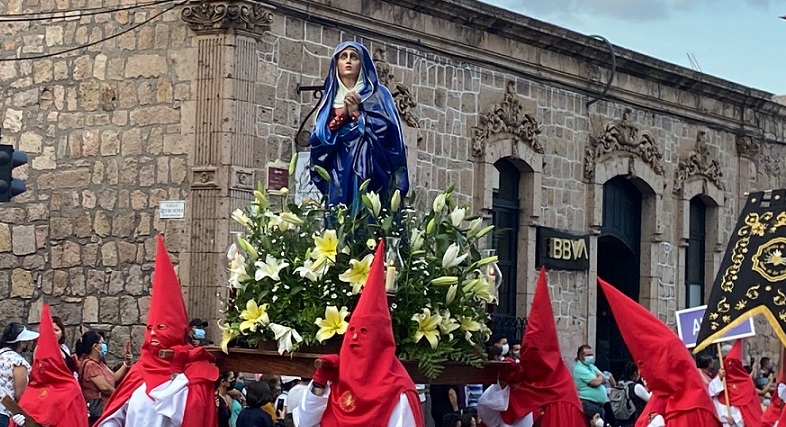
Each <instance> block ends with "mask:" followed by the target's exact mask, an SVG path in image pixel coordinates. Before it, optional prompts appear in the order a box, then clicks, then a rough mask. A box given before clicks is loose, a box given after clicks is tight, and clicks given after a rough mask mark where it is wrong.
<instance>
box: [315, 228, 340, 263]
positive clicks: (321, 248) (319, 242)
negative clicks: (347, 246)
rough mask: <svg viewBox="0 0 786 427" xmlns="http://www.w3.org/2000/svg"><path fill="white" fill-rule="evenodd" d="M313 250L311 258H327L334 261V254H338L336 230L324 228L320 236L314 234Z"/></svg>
mask: <svg viewBox="0 0 786 427" xmlns="http://www.w3.org/2000/svg"><path fill="white" fill-rule="evenodd" d="M314 246H315V247H314V250H313V251H311V258H313V259H315V260H319V259H320V258H326V259H329V260H330V261H332V262H336V255H337V254H338V236H337V235H336V230H325V232H324V233H322V236H316V235H315V236H314Z"/></svg>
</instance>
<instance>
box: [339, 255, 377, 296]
mask: <svg viewBox="0 0 786 427" xmlns="http://www.w3.org/2000/svg"><path fill="white" fill-rule="evenodd" d="M373 260H374V255H373V254H368V255H366V256H364V257H363V259H362V260H360V261H358V260H356V259H352V260H349V268H348V269H347V271H345V272H343V273H341V274H339V275H338V280H341V281H342V282H346V283H349V284H351V285H352V293H353V294H357V293H358V292H360V288H362V287H363V285H365V284H366V280H367V279H368V274H369V272H370V271H371V261H373Z"/></svg>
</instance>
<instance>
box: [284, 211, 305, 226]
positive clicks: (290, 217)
mask: <svg viewBox="0 0 786 427" xmlns="http://www.w3.org/2000/svg"><path fill="white" fill-rule="evenodd" d="M279 216H280V217H281V219H282V220H284V221H286V222H288V223H290V224H292V225H301V224H303V222H304V221H303V220H302V219H300V217H299V216H297V215H295V214H293V213H292V212H281V214H279Z"/></svg>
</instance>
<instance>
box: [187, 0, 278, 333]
mask: <svg viewBox="0 0 786 427" xmlns="http://www.w3.org/2000/svg"><path fill="white" fill-rule="evenodd" d="M181 18H182V19H183V21H185V23H186V24H188V26H189V27H190V28H191V30H193V31H194V33H195V34H196V36H195V37H194V40H193V46H194V47H195V48H196V63H195V64H193V66H194V67H196V76H197V77H196V80H195V83H194V84H195V87H194V88H193V93H194V110H193V111H194V113H193V114H194V119H193V120H194V121H193V123H194V144H195V145H194V148H193V151H192V152H193V156H192V157H191V158H192V159H193V161H192V164H191V165H190V167H191V188H190V190H189V196H188V202H187V206H188V209H189V219H190V228H191V230H190V236H191V242H190V243H191V244H190V250H189V251H188V252H187V253H186V254H185V257H184V259H183V260H182V261H181V271H180V277H181V281H182V283H183V286H184V288H185V293H186V300H187V304H188V310H189V314H190V316H191V317H199V318H202V319H210V320H211V324H213V325H215V322H214V321H215V320H216V319H218V317H219V309H220V308H221V307H220V299H219V298H218V295H221V297H222V298H225V297H226V292H225V291H224V289H225V284H226V269H227V260H226V257H225V254H226V250H227V247H228V245H229V241H230V231H231V230H233V229H235V230H239V228H238V227H237V226H236V225H234V224H231V223H230V222H231V221H230V216H231V213H232V211H233V210H234V209H236V208H238V207H241V206H243V205H245V204H247V203H248V202H249V201H250V200H251V199H252V198H253V194H252V192H253V190H254V183H255V180H254V169H253V158H254V156H253V152H252V149H253V144H254V142H255V135H254V101H253V97H254V82H255V81H256V77H257V76H256V74H257V71H256V70H257V45H258V43H259V42H260V40H261V36H262V34H263V33H264V32H265V31H267V30H269V29H270V26H271V24H272V22H273V13H272V12H271V10H270V8H269V7H268V6H266V5H262V4H259V3H255V2H253V1H246V0H192V1H191V2H190V3H188V4H186V6H185V7H184V8H183V10H182V12H181ZM216 329H217V328H210V329H209V331H211V332H212V333H213V334H216V333H217V331H216Z"/></svg>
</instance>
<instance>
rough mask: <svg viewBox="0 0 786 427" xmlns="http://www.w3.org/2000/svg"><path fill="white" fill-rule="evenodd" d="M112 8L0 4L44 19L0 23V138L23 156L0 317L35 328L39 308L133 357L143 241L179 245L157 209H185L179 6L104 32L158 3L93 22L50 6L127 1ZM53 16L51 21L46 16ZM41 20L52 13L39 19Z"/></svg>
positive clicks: (5, 232)
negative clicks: (165, 205) (126, 348)
mask: <svg viewBox="0 0 786 427" xmlns="http://www.w3.org/2000/svg"><path fill="white" fill-rule="evenodd" d="M131 4H132V2H127V1H120V0H107V1H103V0H89V1H85V0H58V1H54V0H11V1H8V2H2V4H0V14H3V15H10V14H31V13H35V14H38V15H36V16H38V17H52V19H46V20H38V21H26V22H8V23H7V22H2V23H0V37H1V38H2V40H3V42H2V46H1V47H2V51H0V58H3V59H6V58H27V57H31V56H44V55H52V56H49V57H46V58H41V59H33V60H23V59H21V60H13V61H5V62H0V86H1V87H2V88H3V89H2V91H0V92H1V93H2V95H1V96H0V119H2V137H3V139H2V143H3V144H12V145H13V146H14V147H16V148H18V149H21V150H24V151H26V152H27V153H28V155H29V161H28V164H27V165H26V166H24V167H22V168H21V170H20V173H21V177H22V178H24V179H25V181H26V183H27V192H26V193H24V194H22V195H20V196H17V197H15V198H14V203H12V204H4V205H3V206H2V208H0V313H2V316H0V317H2V318H3V320H4V322H5V321H12V320H19V321H23V322H28V323H36V322H38V321H39V318H38V316H39V310H40V306H41V304H42V303H43V302H46V303H48V304H50V305H51V306H52V314H53V315H55V316H60V317H61V318H62V319H63V321H64V323H65V324H66V336H67V343H69V345H71V346H73V344H74V342H75V341H76V339H77V338H78V336H79V335H80V334H81V332H82V328H81V327H80V325H81V326H82V327H85V328H95V329H97V330H102V331H106V332H108V342H109V348H110V352H112V353H114V354H116V355H119V354H122V346H123V344H124V343H125V341H126V340H127V339H128V338H129V337H130V336H133V338H134V339H133V344H134V351H135V353H136V354H138V349H139V346H140V345H141V341H142V339H143V337H144V326H143V324H144V322H145V317H146V313H147V311H148V306H149V303H150V296H149V295H150V278H151V271H152V265H153V261H154V257H155V247H156V246H155V236H156V235H157V234H159V233H164V234H165V235H166V242H167V246H168V249H169V250H170V251H171V252H172V254H173V256H174V257H175V258H177V254H178V253H180V252H182V251H184V250H186V249H187V246H186V244H187V243H188V240H187V228H186V222H185V220H161V219H159V218H158V205H159V202H160V201H162V200H185V197H186V190H187V188H188V181H189V180H188V175H187V173H188V161H189V152H190V151H191V150H192V149H193V148H192V147H191V145H192V144H191V142H190V141H189V139H188V137H187V136H186V130H185V129H183V128H182V127H181V119H182V116H183V114H182V109H181V107H182V105H183V102H184V101H187V100H189V98H190V97H191V91H192V87H191V83H192V82H191V81H192V79H193V68H194V66H195V65H194V60H193V58H191V57H189V52H190V51H191V50H192V49H191V41H190V33H189V31H190V30H189V29H188V28H187V27H186V26H185V25H184V24H183V23H182V21H181V20H180V17H179V10H177V9H175V10H172V11H170V12H167V13H165V14H163V15H162V16H159V17H158V18H156V19H155V20H154V21H152V22H150V23H148V24H145V25H143V26H141V27H139V28H138V29H136V30H133V31H130V32H127V33H125V34H122V35H120V36H118V37H116V38H113V39H111V40H107V41H105V42H102V43H99V44H96V45H94V46H91V47H87V48H82V49H78V50H75V51H72V52H69V53H65V54H61V55H56V53H57V52H61V51H64V50H68V49H72V48H76V47H78V46H84V45H86V44H88V43H92V42H96V41H98V40H100V39H103V38H108V37H111V36H113V35H117V34H119V33H120V32H122V31H124V30H126V29H128V28H130V27H133V26H134V25H137V24H139V23H141V22H143V21H145V20H147V19H149V18H151V17H152V16H153V15H155V14H159V13H161V12H162V11H163V9H162V8H161V7H147V8H136V9H130V10H123V11H116V12H112V13H100V14H96V15H94V16H82V17H76V18H73V17H64V15H63V12H64V11H70V13H72V14H73V13H74V12H73V11H78V10H81V9H85V8H88V9H93V8H106V9H116V8H119V7H122V6H128V5H131ZM57 13H59V15H58V14H57ZM53 14H54V15H53Z"/></svg>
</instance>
